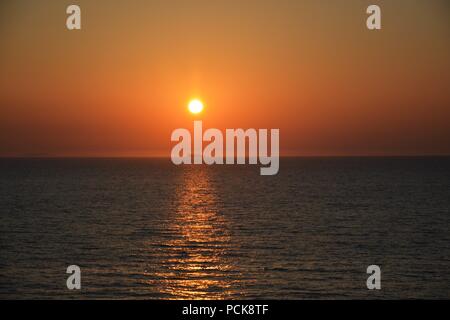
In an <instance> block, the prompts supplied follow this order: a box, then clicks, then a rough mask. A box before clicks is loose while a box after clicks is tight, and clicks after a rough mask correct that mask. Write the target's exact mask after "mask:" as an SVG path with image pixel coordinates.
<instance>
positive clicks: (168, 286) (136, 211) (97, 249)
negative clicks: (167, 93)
mask: <svg viewBox="0 0 450 320" xmlns="http://www.w3.org/2000/svg"><path fill="white" fill-rule="evenodd" d="M259 170H260V166H258V165H213V166H207V165H181V166H175V165H173V164H172V163H171V161H170V159H166V158H134V159H133V158H111V159H107V158H99V159H88V158H79V159H76V158H3V159H0V299H277V300H282V299H283V300H284V299H449V298H450V158H449V157H348V158H347V157H335V158H333V157H323V158H321V157H310V158H309V157H305V158H295V157H286V158H281V159H280V170H279V173H278V174H277V175H275V176H261V175H260V172H259ZM71 265H76V266H78V267H79V268H80V276H81V277H80V279H81V289H80V290H69V289H68V287H67V280H68V278H69V277H70V276H71V274H70V273H67V268H68V267H69V266H71ZM371 265H376V266H378V267H379V268H380V284H381V288H380V289H379V290H369V289H368V287H367V280H368V278H369V277H370V276H371V274H370V273H367V268H368V267H369V266H371Z"/></svg>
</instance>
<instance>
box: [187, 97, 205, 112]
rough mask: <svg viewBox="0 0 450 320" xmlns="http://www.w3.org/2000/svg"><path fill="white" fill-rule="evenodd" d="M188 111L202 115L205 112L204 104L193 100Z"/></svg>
mask: <svg viewBox="0 0 450 320" xmlns="http://www.w3.org/2000/svg"><path fill="white" fill-rule="evenodd" d="M188 109H189V111H190V112H191V113H194V114H197V113H200V112H202V110H203V103H202V102H201V101H200V100H198V99H193V100H191V101H190V102H189V106H188Z"/></svg>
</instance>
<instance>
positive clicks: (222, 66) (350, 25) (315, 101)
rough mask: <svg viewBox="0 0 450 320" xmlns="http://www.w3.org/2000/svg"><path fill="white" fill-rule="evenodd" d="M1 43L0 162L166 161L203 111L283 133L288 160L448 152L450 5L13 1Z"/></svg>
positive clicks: (0, 14) (354, 0)
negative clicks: (378, 17)
mask: <svg viewBox="0 0 450 320" xmlns="http://www.w3.org/2000/svg"><path fill="white" fill-rule="evenodd" d="M70 4H77V5H79V6H80V7H81V17H82V18H81V19H82V30H76V31H69V30H67V29H66V18H67V14H66V8H67V6H68V5H70ZM370 4H378V5H379V6H380V7H381V11H382V29H381V30H379V31H370V30H368V29H367V28H366V18H367V14H366V8H367V7H368V5H370ZM0 41H1V50H0V70H1V72H0V156H167V157H169V156H170V150H171V148H172V146H173V144H174V143H172V142H171V141H170V135H171V132H172V131H173V130H175V129H177V128H188V129H189V130H193V121H194V120H202V121H203V127H204V128H219V129H222V130H224V129H225V128H256V129H258V128H267V129H271V128H279V129H280V152H281V154H282V155H298V156H357V155H380V156H383V155H450V4H449V3H448V1H447V0H429V1H424V0H396V1H375V0H373V1H364V0H345V1H325V0H259V1H256V0H246V1H235V0H226V1H225V0H183V1H181V0H179V1H176V0H161V1H151V0H149V1H144V0H129V1H118V0H108V1H107V0H96V1H54V0H47V1H44V0H39V1H34V0H29V1H25V0H3V1H2V2H1V4H0ZM194 97H196V98H200V99H201V100H202V101H203V102H204V104H205V110H204V111H203V112H202V114H201V115H199V116H194V115H192V114H189V112H188V111H187V103H188V101H189V100H190V99H191V98H194Z"/></svg>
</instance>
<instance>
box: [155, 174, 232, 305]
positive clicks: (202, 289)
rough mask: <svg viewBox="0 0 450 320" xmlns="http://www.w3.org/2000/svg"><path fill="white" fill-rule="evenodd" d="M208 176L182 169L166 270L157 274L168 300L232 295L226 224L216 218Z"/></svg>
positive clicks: (167, 251) (216, 211)
mask: <svg viewBox="0 0 450 320" xmlns="http://www.w3.org/2000/svg"><path fill="white" fill-rule="evenodd" d="M210 174H211V172H210V171H209V170H205V169H204V168H202V167H200V166H192V167H189V168H186V170H185V171H184V172H183V175H182V177H180V178H181V179H180V186H179V188H178V192H177V194H178V199H177V201H176V202H177V204H176V212H175V215H174V219H173V220H172V221H171V225H170V226H168V227H169V229H170V230H177V231H176V235H175V236H174V237H173V238H172V239H170V240H169V241H168V242H166V243H165V248H166V249H165V250H166V253H165V256H166V260H165V261H164V263H163V264H164V265H165V266H166V268H165V270H163V271H160V272H158V273H157V274H156V276H157V277H158V278H159V281H158V284H157V285H158V289H159V291H160V293H161V294H163V295H164V296H166V297H168V298H169V299H226V298H227V297H230V296H231V295H232V292H233V289H235V288H234V287H235V285H236V279H232V277H230V275H229V272H233V271H234V272H235V271H236V270H234V267H233V263H232V262H231V261H230V259H228V258H227V254H226V253H227V251H228V250H229V246H230V245H231V243H230V234H229V226H228V223H229V222H228V221H227V220H226V218H225V217H224V216H222V215H221V214H220V213H219V212H218V207H217V195H216V190H215V188H214V186H213V184H212V183H211V181H210V180H211V176H210Z"/></svg>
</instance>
